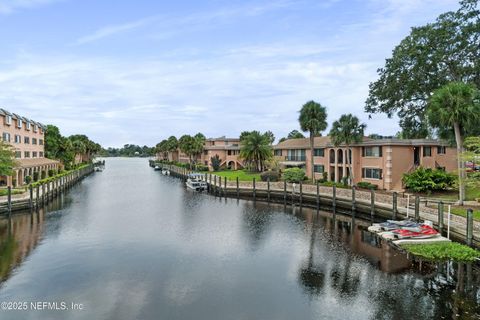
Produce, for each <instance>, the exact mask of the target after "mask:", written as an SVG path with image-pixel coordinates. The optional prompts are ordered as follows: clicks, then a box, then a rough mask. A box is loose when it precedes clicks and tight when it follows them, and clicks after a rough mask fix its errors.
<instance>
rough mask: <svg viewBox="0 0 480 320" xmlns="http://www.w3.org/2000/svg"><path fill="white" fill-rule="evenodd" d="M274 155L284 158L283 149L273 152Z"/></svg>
mask: <svg viewBox="0 0 480 320" xmlns="http://www.w3.org/2000/svg"><path fill="white" fill-rule="evenodd" d="M273 155H274V156H276V157H281V156H282V149H275V150H273Z"/></svg>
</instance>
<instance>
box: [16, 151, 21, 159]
mask: <svg viewBox="0 0 480 320" xmlns="http://www.w3.org/2000/svg"><path fill="white" fill-rule="evenodd" d="M21 157H22V151H15V158H17V159H20V158H21Z"/></svg>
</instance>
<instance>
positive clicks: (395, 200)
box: [392, 192, 398, 220]
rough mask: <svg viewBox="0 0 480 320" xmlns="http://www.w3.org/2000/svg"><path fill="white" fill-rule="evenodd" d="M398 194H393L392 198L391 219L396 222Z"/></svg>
mask: <svg viewBox="0 0 480 320" xmlns="http://www.w3.org/2000/svg"><path fill="white" fill-rule="evenodd" d="M397 198H398V194H397V193H396V192H393V196H392V219H393V220H397V201H398V199H397Z"/></svg>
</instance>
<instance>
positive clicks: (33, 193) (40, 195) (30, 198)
mask: <svg viewBox="0 0 480 320" xmlns="http://www.w3.org/2000/svg"><path fill="white" fill-rule="evenodd" d="M93 171H94V165H93V164H92V163H88V164H83V165H80V166H78V167H77V168H75V169H72V170H67V171H63V172H61V173H58V174H56V175H52V176H51V177H48V178H44V179H41V180H39V181H36V182H33V183H31V184H30V185H29V186H28V187H27V191H26V192H24V195H23V196H21V197H17V198H15V199H12V194H13V192H12V189H11V188H10V187H8V188H7V197H6V199H4V200H1V201H0V213H8V214H10V213H11V212H12V211H18V210H26V209H31V210H33V209H35V208H38V207H39V206H41V205H44V204H47V203H48V202H50V201H51V200H52V199H53V198H55V197H57V196H58V195H59V194H61V193H62V192H64V191H65V190H67V189H69V188H70V187H71V186H73V185H74V184H76V183H77V182H78V181H80V180H81V179H82V178H84V177H85V176H87V175H89V174H90V173H92V172H93Z"/></svg>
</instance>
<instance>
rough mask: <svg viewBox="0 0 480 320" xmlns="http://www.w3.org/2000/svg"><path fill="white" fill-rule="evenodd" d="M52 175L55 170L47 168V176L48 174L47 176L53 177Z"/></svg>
mask: <svg viewBox="0 0 480 320" xmlns="http://www.w3.org/2000/svg"><path fill="white" fill-rule="evenodd" d="M54 175H55V170H53V169H49V170H48V176H49V177H53V176H54Z"/></svg>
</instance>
